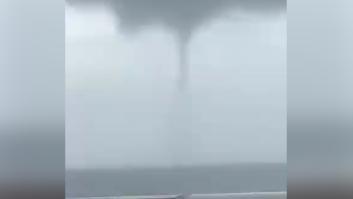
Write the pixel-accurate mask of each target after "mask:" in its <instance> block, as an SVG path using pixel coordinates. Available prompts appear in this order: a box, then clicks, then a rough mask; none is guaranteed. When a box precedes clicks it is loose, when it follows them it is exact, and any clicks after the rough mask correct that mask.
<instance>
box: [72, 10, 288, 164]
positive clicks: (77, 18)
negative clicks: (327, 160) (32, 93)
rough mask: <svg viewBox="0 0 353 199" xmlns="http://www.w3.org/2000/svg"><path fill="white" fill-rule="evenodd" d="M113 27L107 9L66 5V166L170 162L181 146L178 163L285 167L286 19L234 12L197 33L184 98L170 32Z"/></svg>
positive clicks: (284, 17)
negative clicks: (277, 164)
mask: <svg viewBox="0 0 353 199" xmlns="http://www.w3.org/2000/svg"><path fill="white" fill-rule="evenodd" d="M238 19H240V20H238ZM116 24H119V21H118V19H117V18H115V17H113V15H112V14H111V13H110V12H109V10H108V9H106V8H104V7H103V6H100V7H97V6H96V7H91V8H86V9H80V8H77V7H69V6H67V7H66V166H67V168H102V167H126V166H134V167H140V166H172V165H174V164H175V159H173V157H174V156H173V155H171V154H173V152H171V151H173V150H175V146H178V145H180V147H181V148H184V149H181V151H183V150H184V151H185V150H186V151H187V150H190V154H191V155H190V154H189V155H190V156H189V157H188V158H185V162H184V163H183V164H218V163H236V162H285V161H286V119H287V118H286V48H287V47H286V40H287V38H286V35H287V33H286V16H285V15H284V14H281V15H278V16H275V17H262V16H260V15H258V16H256V15H250V14H246V13H241V14H239V13H232V12H230V13H226V14H225V15H224V16H221V17H219V18H217V19H215V20H214V21H212V23H209V24H205V25H203V26H202V27H200V28H199V29H198V30H197V31H196V32H194V34H193V37H192V39H191V42H190V43H189V49H190V50H189V64H190V67H191V72H190V81H191V85H190V92H189V93H188V96H187V97H186V98H187V99H181V98H180V96H178V94H177V91H176V80H177V75H178V54H177V52H178V51H177V50H176V48H177V43H176V42H175V40H174V37H173V34H172V32H171V31H169V30H168V29H167V28H164V27H163V26H157V25H156V26H152V25H151V26H146V27H144V28H143V30H142V31H139V32H138V33H136V34H134V35H127V34H123V33H122V31H120V30H119V27H118V26H116ZM175 126H186V127H185V128H187V129H188V130H187V131H188V133H189V134H188V135H182V136H184V137H181V136H178V135H174V134H175V133H174V132H175V131H176V130H175ZM173 133H174V134H173ZM185 136H186V137H185ZM185 138H186V140H185ZM175 143H179V144H175ZM185 145H187V147H184V146H185ZM185 148H186V149H185ZM174 155H175V154H174Z"/></svg>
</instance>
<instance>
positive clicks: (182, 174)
mask: <svg viewBox="0 0 353 199" xmlns="http://www.w3.org/2000/svg"><path fill="white" fill-rule="evenodd" d="M286 189H287V169H286V164H236V165H221V166H195V167H176V168H149V169H119V170H118V169H117V170H112V169H110V170H108V169H107V170H93V169H90V170H68V171H66V196H67V197H99V196H122V195H161V194H180V193H183V194H198V193H200V194H201V193H202V194H209V193H246V192H281V191H285V190H286Z"/></svg>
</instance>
